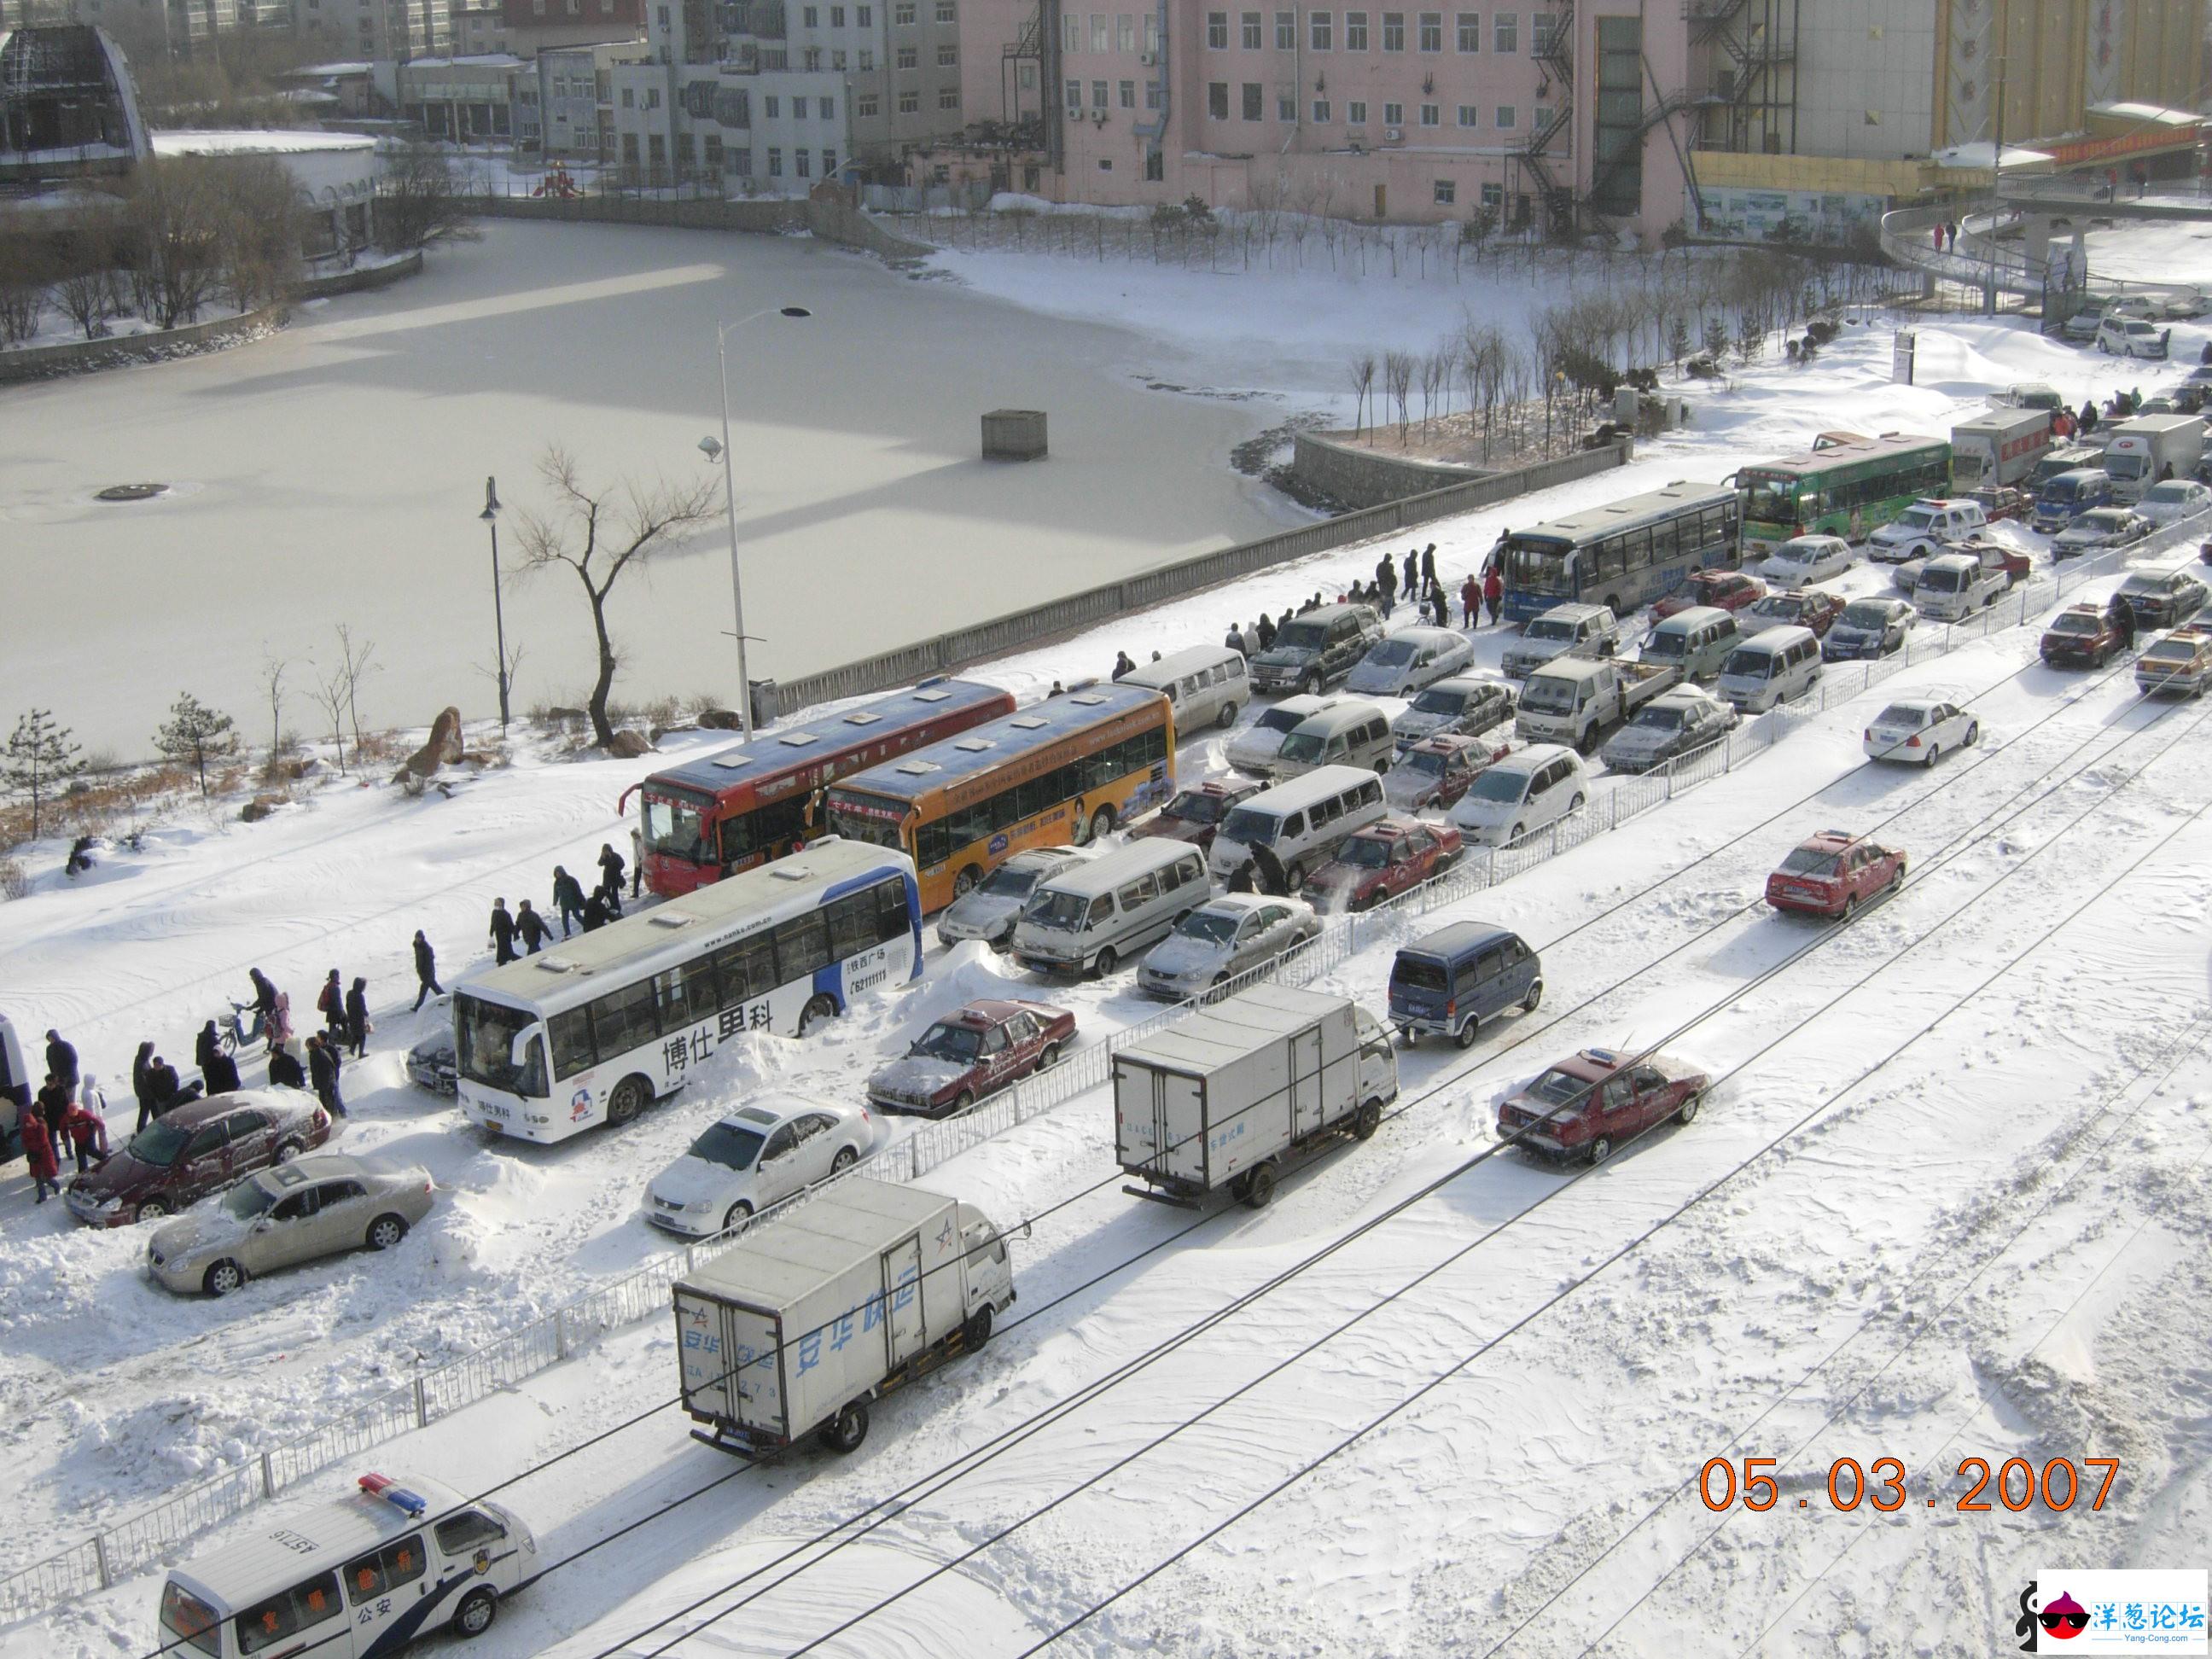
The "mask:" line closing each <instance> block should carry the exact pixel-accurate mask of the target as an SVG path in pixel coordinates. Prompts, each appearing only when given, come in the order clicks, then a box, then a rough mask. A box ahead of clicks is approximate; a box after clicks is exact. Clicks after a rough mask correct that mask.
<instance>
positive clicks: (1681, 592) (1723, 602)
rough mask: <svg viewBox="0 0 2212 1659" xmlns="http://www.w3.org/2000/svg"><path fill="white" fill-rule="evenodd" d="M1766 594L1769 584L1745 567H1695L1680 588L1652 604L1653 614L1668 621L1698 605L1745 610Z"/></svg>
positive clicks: (1724, 609) (1725, 609) (1726, 609)
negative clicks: (1743, 568) (1747, 573)
mask: <svg viewBox="0 0 2212 1659" xmlns="http://www.w3.org/2000/svg"><path fill="white" fill-rule="evenodd" d="M1765 597H1766V584H1765V582H1763V581H1761V580H1759V578H1758V577H1756V576H1747V575H1745V574H1743V572H1742V571H1741V570H1692V572H1691V573H1690V574H1689V576H1688V578H1687V579H1686V580H1684V582H1683V583H1682V586H1680V587H1679V588H1677V589H1676V590H1675V591H1674V592H1672V593H1669V594H1668V596H1667V597H1666V598H1665V599H1662V600H1660V601H1659V603H1658V604H1656V605H1653V606H1652V607H1651V614H1652V615H1653V616H1655V617H1659V618H1661V619H1662V620H1664V619H1665V618H1667V617H1671V616H1673V615H1674V613H1675V612H1676V611H1687V610H1688V609H1689V608H1690V607H1691V606H1692V605H1714V606H1717V607H1718V608H1719V609H1721V610H1723V611H1741V610H1742V609H1743V608H1744V606H1746V605H1756V604H1757V603H1758V602H1759V600H1761V599H1765Z"/></svg>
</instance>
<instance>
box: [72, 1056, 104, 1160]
mask: <svg viewBox="0 0 2212 1659" xmlns="http://www.w3.org/2000/svg"><path fill="white" fill-rule="evenodd" d="M97 1081H98V1079H95V1078H94V1076H93V1075H92V1073H89V1072H88V1073H85V1078H84V1085H83V1086H82V1088H81V1089H79V1090H78V1091H77V1102H76V1104H75V1105H74V1106H71V1107H70V1110H69V1119H68V1122H69V1137H70V1149H71V1150H72V1151H73V1152H76V1172H77V1173H78V1174H79V1175H82V1174H83V1173H84V1172H85V1171H86V1170H89V1169H90V1168H92V1166H93V1165H94V1164H105V1163H106V1161H107V1097H106V1095H104V1094H102V1093H100V1091H99V1089H98V1088H97V1087H96V1086H95V1085H96V1083H97Z"/></svg>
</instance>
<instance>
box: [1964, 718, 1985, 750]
mask: <svg viewBox="0 0 2212 1659" xmlns="http://www.w3.org/2000/svg"><path fill="white" fill-rule="evenodd" d="M1981 740H1982V723H1981V722H1980V721H1979V720H1973V721H1971V722H1969V723H1968V725H1967V726H1966V747H1967V748H1969V749H1972V747H1973V746H1974V745H1975V744H1978V743H1979V742H1980V741H1981Z"/></svg>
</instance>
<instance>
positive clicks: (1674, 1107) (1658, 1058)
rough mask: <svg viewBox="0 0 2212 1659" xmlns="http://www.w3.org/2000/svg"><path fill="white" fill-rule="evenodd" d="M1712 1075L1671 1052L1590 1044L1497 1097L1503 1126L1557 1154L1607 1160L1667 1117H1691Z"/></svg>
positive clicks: (1519, 1140) (1510, 1135)
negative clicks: (1638, 1051) (1623, 1050)
mask: <svg viewBox="0 0 2212 1659" xmlns="http://www.w3.org/2000/svg"><path fill="white" fill-rule="evenodd" d="M1711 1082H1712V1079H1711V1078H1709V1077H1707V1076H1706V1075H1705V1073H1703V1072H1700V1071H1699V1070H1697V1069H1696V1068H1695V1067H1694V1066H1687V1065H1685V1064H1684V1063H1683V1062H1682V1061H1680V1060H1675V1059H1674V1058H1672V1057H1671V1056H1669V1055H1667V1054H1644V1055H1642V1056H1640V1057H1638V1056H1632V1055H1627V1054H1616V1053H1614V1052H1613V1050H1611V1049H1609V1048H1585V1049H1583V1051H1582V1053H1580V1054H1577V1055H1575V1056H1574V1057H1573V1058H1572V1059H1571V1060H1561V1061H1560V1062H1559V1064H1558V1065H1556V1066H1553V1067H1552V1068H1551V1069H1550V1070H1549V1071H1547V1072H1546V1073H1543V1074H1542V1075H1541V1076H1540V1077H1538V1078H1537V1079H1534V1081H1533V1082H1531V1083H1530V1084H1529V1085H1528V1086H1527V1087H1526V1088H1524V1089H1519V1090H1516V1091H1514V1092H1513V1093H1512V1094H1510V1095H1509V1096H1507V1097H1505V1099H1504V1101H1502V1102H1500V1103H1499V1104H1498V1136H1499V1138H1500V1139H1505V1140H1510V1141H1512V1142H1513V1143H1514V1144H1515V1145H1516V1146H1528V1147H1533V1148H1534V1150H1536V1151H1537V1152H1548V1153H1550V1154H1551V1155H1552V1156H1553V1157H1554V1158H1577V1157H1579V1158H1589V1161H1590V1162H1591V1163H1593V1164H1602V1163H1604V1162H1605V1161H1606V1159H1607V1158H1611V1157H1612V1156H1613V1149H1614V1148H1615V1147H1617V1146H1626V1145H1627V1143H1628V1142H1630V1141H1632V1140H1633V1139H1636V1137H1637V1136H1638V1135H1640V1134H1642V1133H1644V1131H1645V1130H1646V1129H1649V1128H1651V1127H1654V1126H1655V1125H1657V1124H1661V1123H1664V1122H1665V1121H1667V1120H1668V1118H1670V1117H1671V1118H1674V1119H1677V1120H1679V1121H1681V1122H1684V1123H1687V1122H1689V1121H1690V1120H1691V1119H1692V1118H1694V1117H1695V1116H1697V1115H1698V1107H1699V1103H1701V1102H1702V1101H1703V1100H1704V1098H1705V1090H1706V1089H1707V1088H1708V1087H1709V1086H1711Z"/></svg>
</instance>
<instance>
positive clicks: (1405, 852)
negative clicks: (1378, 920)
mask: <svg viewBox="0 0 2212 1659" xmlns="http://www.w3.org/2000/svg"><path fill="white" fill-rule="evenodd" d="M1466 850H1467V842H1466V838H1465V837H1464V836H1462V835H1461V834H1460V832H1459V831H1458V830H1457V829H1454V828H1453V827H1452V826H1451V825H1449V824H1445V823H1424V822H1422V821H1421V820H1420V819H1419V818H1402V817H1387V818H1378V819H1377V820H1376V822H1374V823H1370V824H1369V825H1368V826H1367V827H1366V828H1365V829H1361V830H1359V831H1358V832H1357V833H1355V834H1352V835H1350V836H1346V837H1345V838H1344V840H1343V841H1342V842H1340V843H1339V844H1338V846H1337V849H1336V854H1335V856H1334V857H1333V858H1331V859H1330V860H1329V861H1328V863H1326V864H1324V865H1322V866H1321V868H1319V869H1318V870H1316V871H1315V872H1313V874H1311V875H1310V876H1309V877H1307V878H1306V893H1307V895H1308V896H1310V897H1311V898H1312V899H1313V900H1314V902H1316V903H1317V904H1320V905H1322V906H1323V907H1325V908H1326V907H1330V906H1340V907H1341V908H1345V909H1347V910H1364V909H1368V908H1370V907H1372V906H1374V905H1377V904H1380V903H1381V902H1383V900H1385V899H1389V898H1395V897H1396V896H1398V895H1399V894H1401V893H1403V892H1407V891H1409V890H1412V889H1413V888H1415V887H1419V885H1420V884H1422V883H1423V882H1425V881H1429V880H1432V879H1434V878H1436V877H1437V876H1440V875H1442V874H1443V872H1445V871H1447V870H1449V869H1450V868H1451V867H1452V866H1454V865H1455V864H1457V863H1458V862H1459V860H1460V857H1461V855H1462V854H1463V853H1465V851H1466Z"/></svg>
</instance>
